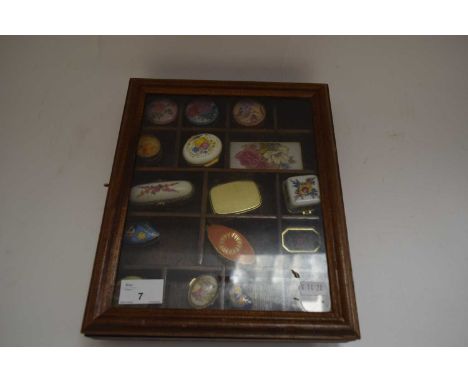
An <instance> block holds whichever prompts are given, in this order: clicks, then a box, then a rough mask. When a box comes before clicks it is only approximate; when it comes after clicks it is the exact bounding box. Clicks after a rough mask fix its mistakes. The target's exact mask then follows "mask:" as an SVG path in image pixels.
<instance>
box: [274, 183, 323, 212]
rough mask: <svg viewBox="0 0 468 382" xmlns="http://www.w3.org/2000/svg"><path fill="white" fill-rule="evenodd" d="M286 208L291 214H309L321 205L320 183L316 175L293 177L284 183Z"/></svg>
mask: <svg viewBox="0 0 468 382" xmlns="http://www.w3.org/2000/svg"><path fill="white" fill-rule="evenodd" d="M283 194H284V201H285V203H286V208H287V209H288V211H289V212H291V213H298V212H303V213H307V212H308V211H310V209H311V208H312V207H313V206H315V205H317V204H319V203H320V190H319V182H318V178H317V176H316V175H300V176H292V177H290V178H288V179H286V180H285V181H284V182H283Z"/></svg>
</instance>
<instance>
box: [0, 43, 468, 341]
mask: <svg viewBox="0 0 468 382" xmlns="http://www.w3.org/2000/svg"><path fill="white" fill-rule="evenodd" d="M0 57H1V59H0V170H1V172H0V173H1V177H0V185H1V187H0V191H1V198H0V345H32V346H36V345H43V346H48V345H64V346H80V345H89V346H95V345H110V346H112V345H123V344H126V345H128V344H142V345H161V344H177V342H172V341H141V340H136V341H110V340H93V339H88V338H85V337H83V336H82V335H81V334H80V332H79V331H80V325H81V320H82V316H83V309H84V305H85V300H86V295H87V290H88V284H89V278H90V273H91V268H92V264H93V259H94V252H95V248H96V242H97V237H98V233H99V227H100V223H101V218H102V212H103V207H104V202H105V197H106V189H105V188H104V187H103V184H104V183H106V182H107V181H108V179H109V175H110V172H111V166H112V161H113V155H114V150H115V146H116V142H117V135H118V130H119V126H120V119H121V115H122V110H123V106H124V101H125V95H126V90H127V85H128V79H129V78H130V77H148V78H187V79H218V80H257V81H292V82H294V81H295V82H321V83H328V84H329V85H330V92H331V101H332V109H333V117H334V122H335V132H336V140H337V146H338V155H339V160H340V171H341V179H342V186H343V194H344V201H345V207H346V215H347V222H348V230H349V241H350V247H351V256H352V263H353V272H354V280H355V286H356V295H357V301H358V310H359V317H360V323H361V331H362V340H361V341H357V342H354V343H352V344H350V345H353V346H359V345H361V346H363V345H420V346H425V345H468V330H466V323H467V322H468V253H467V248H468V198H467V190H468V76H467V73H466V69H467V67H468V39H467V38H456V37H436V38H434V37H378V38H377V37H254V38H249V37H222V38H221V37H220V38H217V37H164V38H158V37H131V38H122V37H105V38H100V37H61V38H58V37H55V38H53V37H23V38H13V37H4V38H1V39H0ZM182 343H183V344H190V342H182ZM197 344H201V345H208V344H210V342H207V341H205V342H197ZM216 344H222V342H221V343H220V342H217V343H216ZM236 344H245V343H243V342H237V343H236Z"/></svg>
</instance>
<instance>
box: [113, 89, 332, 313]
mask: <svg viewBox="0 0 468 382" xmlns="http://www.w3.org/2000/svg"><path fill="white" fill-rule="evenodd" d="M313 128H314V125H313V113H312V107H311V103H310V101H308V100H303V99H293V98H288V99H281V98H264V97H263V98H262V97H258V98H250V99H244V98H240V97H221V96H210V97H195V96H189V95H187V96H185V95H177V96H174V95H171V96H167V95H157V94H151V95H148V96H147V98H146V102H145V112H144V117H143V119H142V121H141V133H140V141H139V144H138V148H137V155H136V160H135V171H134V178H133V183H132V190H131V193H130V201H129V209H128V215H127V220H126V228H125V235H124V238H123V242H122V249H121V253H120V260H119V270H118V275H117V280H116V289H115V293H114V300H113V303H114V305H115V306H117V307H122V306H123V307H126V308H128V307H134V308H142V307H143V308H151V309H153V308H155V309H161V308H162V309H165V308H170V309H223V310H230V309H233V310H239V309H240V310H259V311H304V312H326V311H329V310H330V309H331V306H330V292H329V283H328V267H327V259H326V248H325V241H324V232H323V223H322V221H323V218H322V210H321V206H320V187H319V183H320V174H318V173H317V165H316V154H315V142H314V132H313ZM151 280H158V281H157V282H156V281H155V282H151ZM161 280H162V282H161ZM141 281H145V282H141ZM161 285H162V287H161Z"/></svg>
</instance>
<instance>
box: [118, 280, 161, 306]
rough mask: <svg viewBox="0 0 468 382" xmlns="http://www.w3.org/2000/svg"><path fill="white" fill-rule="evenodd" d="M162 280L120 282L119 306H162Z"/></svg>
mask: <svg viewBox="0 0 468 382" xmlns="http://www.w3.org/2000/svg"><path fill="white" fill-rule="evenodd" d="M163 290H164V280H162V279H161V280H160V279H155V280H122V281H121V282H120V296H119V304H126V305H135V304H162V302H163Z"/></svg>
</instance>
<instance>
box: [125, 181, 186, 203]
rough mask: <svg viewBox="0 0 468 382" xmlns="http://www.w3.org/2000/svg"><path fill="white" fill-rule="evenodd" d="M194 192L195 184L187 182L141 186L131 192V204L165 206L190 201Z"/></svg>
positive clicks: (156, 183)
mask: <svg viewBox="0 0 468 382" xmlns="http://www.w3.org/2000/svg"><path fill="white" fill-rule="evenodd" d="M193 192H194V188H193V184H192V183H190V182H188V181H186V180H170V181H165V182H154V183H145V184H139V185H138V186H134V187H132V189H131V190H130V203H132V204H133V205H136V206H152V205H156V206H163V205H165V204H167V203H175V202H180V201H183V200H186V199H189V198H190V197H191V196H192V194H193Z"/></svg>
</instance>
